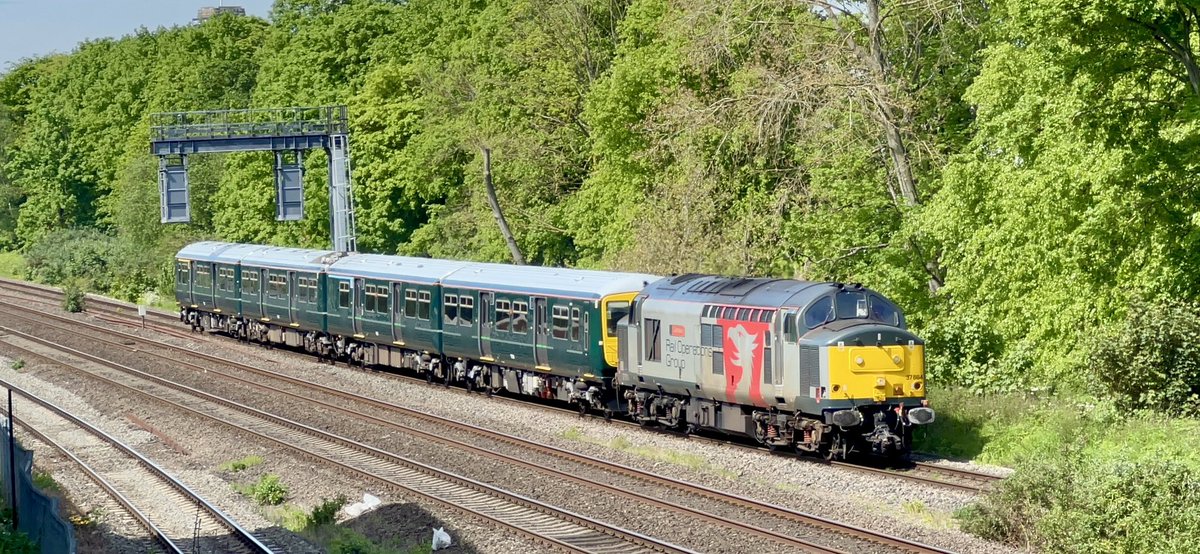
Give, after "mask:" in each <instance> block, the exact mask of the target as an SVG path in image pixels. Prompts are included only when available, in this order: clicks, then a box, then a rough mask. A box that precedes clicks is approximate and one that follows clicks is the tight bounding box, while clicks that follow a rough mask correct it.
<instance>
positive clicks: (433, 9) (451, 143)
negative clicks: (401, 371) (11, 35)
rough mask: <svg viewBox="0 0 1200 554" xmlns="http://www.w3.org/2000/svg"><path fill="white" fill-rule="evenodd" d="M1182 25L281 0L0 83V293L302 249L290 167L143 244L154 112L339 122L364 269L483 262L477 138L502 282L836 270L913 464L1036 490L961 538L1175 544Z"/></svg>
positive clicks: (158, 277) (1196, 290)
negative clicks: (273, 247) (277, 179)
mask: <svg viewBox="0 0 1200 554" xmlns="http://www.w3.org/2000/svg"><path fill="white" fill-rule="evenodd" d="M1197 13H1198V12H1197V9H1196V8H1195V6H1194V3H1193V2H1192V1H1191V0H1154V1H1144V0H1075V1H1073V2H1063V1H1062V0H994V1H988V2H984V1H982V0H951V1H944V0H917V1H912V2H898V1H892V0H845V1H828V2H826V1H822V0H807V1H782V0H775V1H767V2H762V1H753V2H751V1H746V0H691V1H687V2H684V1H681V0H409V1H384V0H277V1H276V3H275V5H274V8H273V10H272V12H271V16H270V18H269V20H262V19H258V18H254V17H231V16H220V17H216V18H213V19H212V20H210V21H208V22H205V23H204V24H200V25H192V26H181V27H173V28H160V29H154V30H150V29H140V30H138V31H136V32H133V33H131V34H129V35H127V36H124V37H121V38H115V39H100V40H92V41H87V42H84V43H81V44H80V45H79V46H78V48H77V49H76V50H75V51H73V52H71V53H69V54H55V55H50V56H46V57H41V58H35V59H29V60H25V61H22V62H21V63H19V64H16V65H15V66H13V67H10V68H0V71H3V73H0V275H19V276H24V277H28V278H34V279H38V280H41V281H44V282H48V283H54V284H68V283H71V284H75V285H77V284H78V283H81V282H83V283H86V285H87V286H88V287H89V288H91V289H93V290H97V291H101V292H106V293H109V294H113V295H116V296H120V297H123V298H126V299H130V300H136V299H138V298H139V297H143V296H144V295H145V294H146V293H147V292H157V293H158V294H159V295H161V296H168V297H169V295H170V283H171V278H172V274H171V270H170V263H171V260H172V254H173V253H174V252H175V251H176V250H177V249H178V248H179V247H180V246H181V245H183V244H185V243H187V242H190V241H194V240H198V239H209V238H211V239H221V240H229V241H238V242H256V243H272V244H281V245H294V246H304V247H322V246H326V245H327V244H328V241H329V229H328V220H327V216H328V202H327V192H326V190H325V186H326V183H325V179H326V173H325V170H324V167H325V164H326V160H325V158H324V154H323V153H319V152H313V153H312V154H311V155H310V156H307V157H306V164H307V171H306V173H305V178H304V179H305V195H306V196H305V198H306V203H307V205H306V218H305V219H304V220H303V221H298V222H284V223H281V222H276V221H275V220H274V217H273V216H274V188H273V183H272V159H271V158H270V157H269V155H268V154H230V155H211V156H194V157H192V158H190V159H189V162H190V177H191V183H192V191H191V194H192V222H191V223H189V224H186V225H174V226H164V225H160V224H159V207H158V201H159V198H158V191H157V174H156V172H157V161H156V160H155V159H154V158H153V157H152V156H151V155H149V154H148V147H147V145H148V141H149V123H148V122H149V117H148V116H149V114H151V113H153V112H160V111H176V110H196V109H224V108H247V107H262V108H266V107H285V106H296V105H326V104H342V103H344V104H348V105H349V109H350V117H351V151H352V155H353V159H354V184H355V190H354V193H355V201H356V203H357V206H358V210H357V214H356V215H357V222H358V237H359V246H360V249H362V250H365V251H371V252H381V253H400V254H427V255H431V256H436V257H448V258H463V259H476V260H486V261H507V260H508V259H510V258H509V252H508V250H507V248H506V246H505V243H504V240H503V238H502V237H501V234H500V232H499V230H498V229H497V226H496V224H495V221H494V220H493V217H492V213H491V211H490V209H489V206H488V202H487V198H486V195H485V192H484V187H483V184H482V183H483V180H482V173H483V171H482V169H483V167H482V153H481V152H482V149H483V148H489V149H491V151H492V152H493V172H494V175H495V186H496V190H497V194H498V197H499V201H500V204H501V205H502V207H503V209H504V211H505V216H506V217H507V219H508V222H509V224H510V226H511V227H512V228H513V232H514V234H515V235H516V240H517V243H518V244H519V246H520V248H521V250H522V251H523V252H524V254H525V257H526V258H527V259H528V260H530V262H531V263H537V264H543V265H567V266H576V267H588V268H601V269H614V270H625V271H648V272H656V273H660V274H670V273H683V272H713V273H722V274H737V275H742V274H746V275H776V276H785V277H796V278H801V279H813V280H837V281H843V282H862V283H866V284H868V285H869V286H871V287H873V288H876V289H879V290H881V291H883V292H885V293H886V294H888V295H889V296H891V297H892V298H893V299H895V300H896V302H897V303H898V304H899V305H901V306H903V307H904V308H905V310H906V313H907V314H908V317H909V322H910V324H911V325H912V327H914V329H915V330H916V331H917V332H918V333H920V334H921V335H922V336H924V337H926V338H927V339H928V341H929V344H928V347H927V352H928V356H929V360H928V362H929V367H928V373H929V380H930V382H931V389H932V390H933V391H934V394H935V396H934V397H933V400H934V402H935V407H938V404H939V403H941V404H942V406H941V407H940V408H939V409H940V412H939V420H940V421H939V423H938V424H937V425H936V426H935V427H934V428H933V430H932V431H931V432H930V434H929V435H926V436H922V437H921V440H922V441H923V444H924V445H925V448H927V449H930V450H936V451H939V452H944V453H950V454H958V455H963V456H969V457H979V458H982V459H985V460H990V461H993V462H998V463H1005V464H1009V465H1013V466H1016V467H1019V468H1029V469H1031V471H1023V472H1021V475H1022V477H1021V478H1020V479H1014V480H1013V481H1011V483H1010V484H1008V485H1005V486H1004V488H1003V489H1002V490H1001V491H1000V492H998V493H996V494H995V495H993V496H991V497H989V498H988V499H987V500H986V501H985V502H983V503H981V504H980V506H979V507H977V508H975V509H972V510H969V511H968V512H967V513H963V514H960V517H961V521H962V525H963V526H964V527H966V528H967V529H969V530H971V531H973V532H977V533H980V534H983V535H985V536H990V537H995V538H998V539H1000V540H1006V541H1010V542H1012V543H1014V544H1032V545H1034V546H1039V547H1043V548H1046V549H1047V550H1050V551H1064V552H1065V551H1079V552H1083V551H1120V552H1153V551H1158V552H1168V551H1176V550H1177V549H1178V548H1179V547H1180V545H1186V544H1194V541H1196V540H1200V520H1197V519H1196V518H1197V516H1196V515H1195V514H1200V509H1198V508H1200V498H1197V495H1196V493H1195V491H1196V490H1200V488H1198V487H1197V486H1196V485H1197V473H1196V472H1197V471H1200V459H1197V456H1196V454H1195V452H1196V451H1200V449H1193V450H1192V451H1191V453H1189V452H1188V451H1187V449H1188V448H1192V447H1194V446H1200V444H1193V443H1195V440H1194V439H1193V438H1191V437H1195V436H1197V433H1196V432H1195V430H1196V429H1195V428H1196V425H1197V424H1196V421H1197V420H1196V419H1194V418H1195V417H1196V416H1197V415H1200V414H1198V413H1197V412H1198V411H1200V338H1198V336H1200V324H1198V323H1197V321H1200V171H1198V168H1200V62H1197V56H1196V55H1195V53H1194V49H1195V45H1196V44H1200V19H1198V17H1200V16H1198V15H1197ZM1147 453H1152V454H1153V455H1148V454H1147ZM1064 475H1069V476H1076V477H1079V478H1070V479H1067V478H1064V477H1063V476H1064ZM1171 487H1176V488H1171ZM1114 497H1120V498H1125V499H1128V502H1130V503H1133V504H1136V506H1137V508H1136V509H1133V508H1130V506H1125V505H1122V506H1101V507H1098V506H1095V505H1093V503H1094V502H1096V500H1095V499H1097V498H1114ZM1088 499H1091V500H1088ZM1137 499H1144V500H1145V502H1141V501H1139V500H1137ZM1139 502H1140V503H1139ZM1133 504H1130V505H1133ZM1171 513H1174V514H1190V515H1187V517H1186V518H1183V519H1179V520H1177V521H1174V520H1168V519H1164V518H1167V517H1168V516H1166V515H1163V514H1171ZM1114 521H1115V522H1117V523H1114ZM1067 530H1077V531H1070V532H1067ZM1156 534H1157V535H1156ZM1158 535H1161V536H1162V537H1165V538H1163V539H1162V540H1155V539H1154V538H1153V537H1155V536H1158ZM1188 541H1193V542H1192V543H1189V542H1188ZM1185 549H1186V548H1185Z"/></svg>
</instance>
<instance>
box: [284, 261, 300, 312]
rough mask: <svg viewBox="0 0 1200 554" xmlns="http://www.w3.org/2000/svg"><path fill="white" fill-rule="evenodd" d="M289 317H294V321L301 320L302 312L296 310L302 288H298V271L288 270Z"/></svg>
mask: <svg viewBox="0 0 1200 554" xmlns="http://www.w3.org/2000/svg"><path fill="white" fill-rule="evenodd" d="M287 278H288V317H290V318H292V319H291V322H292V323H297V322H299V321H300V314H299V313H298V311H297V310H296V297H297V296H299V295H300V289H298V288H296V272H295V271H289V272H288V277H287Z"/></svg>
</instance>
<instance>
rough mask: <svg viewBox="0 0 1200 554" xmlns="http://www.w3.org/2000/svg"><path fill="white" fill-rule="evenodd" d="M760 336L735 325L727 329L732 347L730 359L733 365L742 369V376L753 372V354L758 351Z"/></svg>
mask: <svg viewBox="0 0 1200 554" xmlns="http://www.w3.org/2000/svg"><path fill="white" fill-rule="evenodd" d="M760 337H761V336H760V335H758V334H756V333H751V332H750V331H747V330H746V328H745V327H743V326H741V325H737V326H735V327H733V328H731V329H729V342H730V344H731V345H733V353H732V355H731V357H730V359H731V361H733V364H734V365H736V366H738V367H740V368H741V369H742V375H743V376H744V375H749V374H750V373H751V372H752V371H753V370H754V352H755V351H756V350H758V341H759V340H760Z"/></svg>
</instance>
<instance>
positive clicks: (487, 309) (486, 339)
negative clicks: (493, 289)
mask: <svg viewBox="0 0 1200 554" xmlns="http://www.w3.org/2000/svg"><path fill="white" fill-rule="evenodd" d="M479 357H481V358H483V359H484V360H486V361H489V362H490V361H492V293H490V292H481V293H479Z"/></svg>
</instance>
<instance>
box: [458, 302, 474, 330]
mask: <svg viewBox="0 0 1200 554" xmlns="http://www.w3.org/2000/svg"><path fill="white" fill-rule="evenodd" d="M474 322H475V299H474V298H471V297H470V296H460V297H458V324H459V325H470V324H472V323H474Z"/></svg>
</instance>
